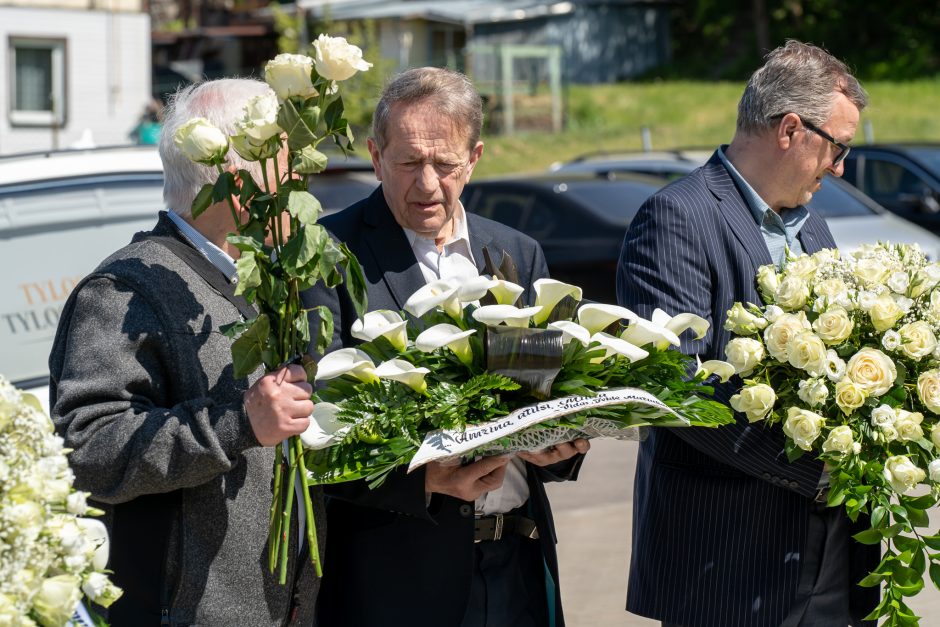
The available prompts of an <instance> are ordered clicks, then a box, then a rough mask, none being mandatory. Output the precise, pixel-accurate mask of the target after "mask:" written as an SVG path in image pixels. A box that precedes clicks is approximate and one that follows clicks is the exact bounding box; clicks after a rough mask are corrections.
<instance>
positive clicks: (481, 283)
mask: <svg viewBox="0 0 940 627" xmlns="http://www.w3.org/2000/svg"><path fill="white" fill-rule="evenodd" d="M498 283H499V281H497V280H496V279H491V278H490V277H487V276H481V275H477V276H475V277H471V278H468V279H461V280H460V286H459V287H458V288H457V300H459V301H460V302H461V303H472V302H474V301H477V300H480V299H481V298H483V297H484V296H486V293H487V292H488V291H490V290H491V289H492V288H494V287H496V285H497V284H498Z"/></svg>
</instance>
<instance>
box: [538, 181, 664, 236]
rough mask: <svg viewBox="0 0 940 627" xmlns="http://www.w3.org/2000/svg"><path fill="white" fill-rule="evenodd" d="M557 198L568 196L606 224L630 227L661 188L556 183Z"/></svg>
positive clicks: (621, 183)
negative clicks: (636, 216) (646, 201)
mask: <svg viewBox="0 0 940 627" xmlns="http://www.w3.org/2000/svg"><path fill="white" fill-rule="evenodd" d="M553 189H554V191H555V193H556V194H566V195H567V196H568V197H569V198H571V199H573V200H574V201H575V202H577V203H578V204H580V205H582V206H584V207H585V208H586V209H587V210H588V211H590V212H591V213H593V214H595V215H597V216H599V217H600V218H601V219H603V220H607V221H608V222H613V223H614V224H618V225H622V226H624V227H626V226H627V225H628V224H630V221H631V220H632V219H633V216H635V215H636V212H637V211H638V210H639V209H640V205H642V204H643V201H644V200H646V199H647V198H649V197H650V196H651V195H652V194H653V193H654V192H655V191H656V190H657V189H658V188H657V187H656V186H655V185H648V184H646V183H637V182H636V181H606V180H603V179H600V180H591V181H570V182H566V183H555V184H554V187H553Z"/></svg>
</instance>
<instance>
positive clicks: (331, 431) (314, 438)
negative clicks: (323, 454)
mask: <svg viewBox="0 0 940 627" xmlns="http://www.w3.org/2000/svg"><path fill="white" fill-rule="evenodd" d="M339 411H340V409H339V406H338V405H334V404H333V403H317V404H316V405H314V407H313V413H312V414H311V415H310V425H309V426H308V427H307V430H306V431H304V432H303V433H301V434H300V442H301V443H302V444H303V445H304V448H306V449H310V450H317V449H321V448H326V447H328V446H331V445H333V444H335V443H336V442H339V441H340V440H342V439H343V437H344V436H345V435H346V434H347V433H348V432H349V430H350V429H351V428H352V425H350V424H349V423H345V422H342V421H341V420H339V419H338V418H337V415H338V414H339Z"/></svg>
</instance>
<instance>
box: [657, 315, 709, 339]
mask: <svg viewBox="0 0 940 627" xmlns="http://www.w3.org/2000/svg"><path fill="white" fill-rule="evenodd" d="M653 322H655V323H656V324H658V325H661V326H664V327H666V328H667V329H669V330H670V331H672V332H673V333H675V334H676V335H682V333H683V332H684V331H685V330H686V329H692V330H693V331H695V339H696V340H700V339H702V338H703V337H705V334H706V333H707V332H708V327H710V326H711V324H710V323H709V322H708V320H706V319H705V318H703V317H701V316H696V315H695V314H691V313H681V314H678V315H676V316H670V315H669V314H667V313H666V312H665V311H663V310H662V309H656V310H655V311H653Z"/></svg>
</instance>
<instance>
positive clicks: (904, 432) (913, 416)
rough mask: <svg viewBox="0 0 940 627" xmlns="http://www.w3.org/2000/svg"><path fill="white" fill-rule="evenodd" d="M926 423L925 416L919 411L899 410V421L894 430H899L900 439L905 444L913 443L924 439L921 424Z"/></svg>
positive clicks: (896, 422)
mask: <svg viewBox="0 0 940 627" xmlns="http://www.w3.org/2000/svg"><path fill="white" fill-rule="evenodd" d="M923 421H924V415H923V414H922V413H920V412H919V411H914V412H911V411H907V410H904V409H899V410H898V419H897V420H896V421H895V423H894V428H895V429H897V430H898V439H900V440H904V441H905V442H913V441H915V440H919V439H921V438H922V437H924V430H923V428H922V427H921V426H920V424H921V423H922V422H923Z"/></svg>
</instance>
